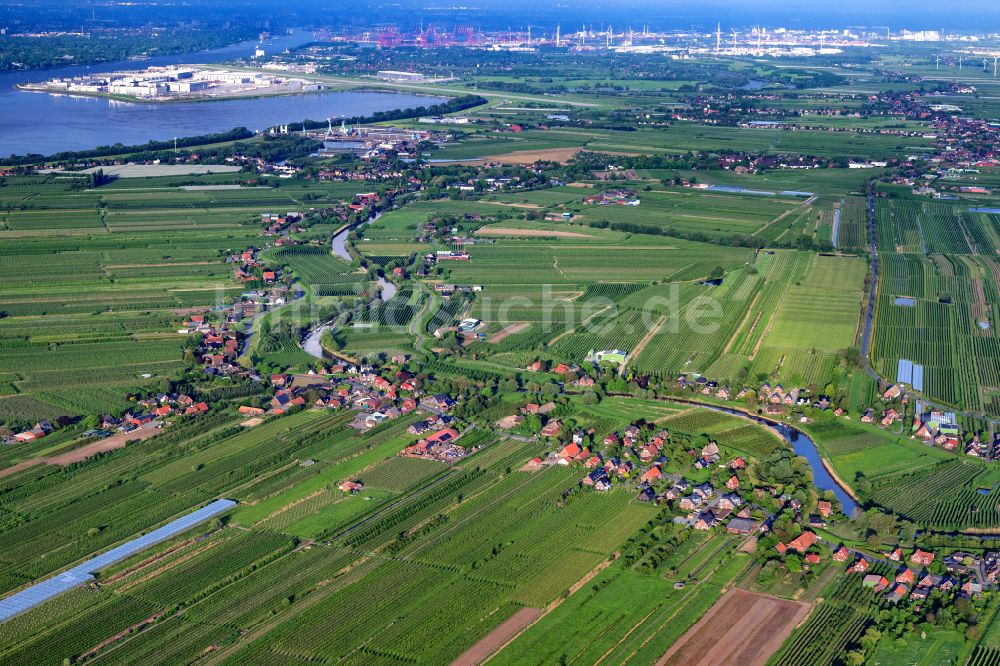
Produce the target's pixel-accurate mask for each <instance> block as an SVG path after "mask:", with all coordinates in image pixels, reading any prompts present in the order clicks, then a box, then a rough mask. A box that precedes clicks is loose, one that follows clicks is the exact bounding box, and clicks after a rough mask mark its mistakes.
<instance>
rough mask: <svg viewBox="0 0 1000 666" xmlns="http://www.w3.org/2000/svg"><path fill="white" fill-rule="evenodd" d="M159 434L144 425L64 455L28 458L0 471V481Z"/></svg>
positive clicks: (84, 457)
mask: <svg viewBox="0 0 1000 666" xmlns="http://www.w3.org/2000/svg"><path fill="white" fill-rule="evenodd" d="M161 432H162V430H160V429H159V428H158V427H156V426H155V425H145V426H142V427H139V428H136V429H135V430H133V431H132V432H129V433H118V434H117V435H111V436H110V437H105V438H104V439H102V440H99V441H96V442H94V443H93V444H87V445H86V446H81V447H80V448H78V449H73V450H71V451H67V452H66V453H60V454H58V455H55V456H47V457H41V458H29V459H28V460H24V461H21V462H19V463H17V464H16V465H11V466H10V467H6V468H4V469H0V479H2V478H4V477H7V476H11V475H13V474H17V473H18V472H21V471H23V470H26V469H28V468H29V467H34V466H35V465H42V464H45V465H59V466H65V465H72V464H73V463H75V462H80V461H81V460H86V459H87V458H89V457H91V456H95V455H97V454H98V453H105V452H106V451H114V450H116V449H122V448H125V444H126V443H127V442H133V441H141V440H145V439H149V438H150V437H153V436H154V435H158V434H160V433H161Z"/></svg>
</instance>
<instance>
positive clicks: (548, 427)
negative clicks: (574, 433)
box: [542, 419, 576, 455]
mask: <svg viewBox="0 0 1000 666" xmlns="http://www.w3.org/2000/svg"><path fill="white" fill-rule="evenodd" d="M561 429H562V421H560V420H559V419H552V420H551V421H549V422H548V423H546V424H545V427H544V428H542V437H555V436H556V435H558V434H559V431H560V430H561ZM573 455H576V454H573Z"/></svg>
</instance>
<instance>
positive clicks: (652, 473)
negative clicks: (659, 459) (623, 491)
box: [639, 465, 663, 483]
mask: <svg viewBox="0 0 1000 666" xmlns="http://www.w3.org/2000/svg"><path fill="white" fill-rule="evenodd" d="M662 478H663V472H661V471H660V468H659V467H657V466H656V465H653V466H652V467H650V468H649V469H647V470H646V471H645V472H643V473H642V476H641V477H639V481H640V482H642V483H652V482H653V481H656V480H657V479H662Z"/></svg>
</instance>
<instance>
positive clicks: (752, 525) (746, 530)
mask: <svg viewBox="0 0 1000 666" xmlns="http://www.w3.org/2000/svg"><path fill="white" fill-rule="evenodd" d="M755 529H757V523H756V521H754V520H751V519H750V518H745V517H736V518H732V519H731V520H730V521H729V522H728V523H727V524H726V531H727V532H729V533H730V534H744V535H745V534H751V533H752V532H753V531H754V530H755Z"/></svg>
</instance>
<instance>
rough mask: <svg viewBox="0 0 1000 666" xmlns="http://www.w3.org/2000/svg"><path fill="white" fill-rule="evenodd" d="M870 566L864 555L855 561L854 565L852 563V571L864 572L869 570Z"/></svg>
mask: <svg viewBox="0 0 1000 666" xmlns="http://www.w3.org/2000/svg"><path fill="white" fill-rule="evenodd" d="M870 566H871V565H870V564H869V563H868V560H866V559H865V558H863V557H859V558H858V561H857V562H855V563H854V564H853V565H851V568H850V572H851V573H864V572H865V571H868V567H870Z"/></svg>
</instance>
